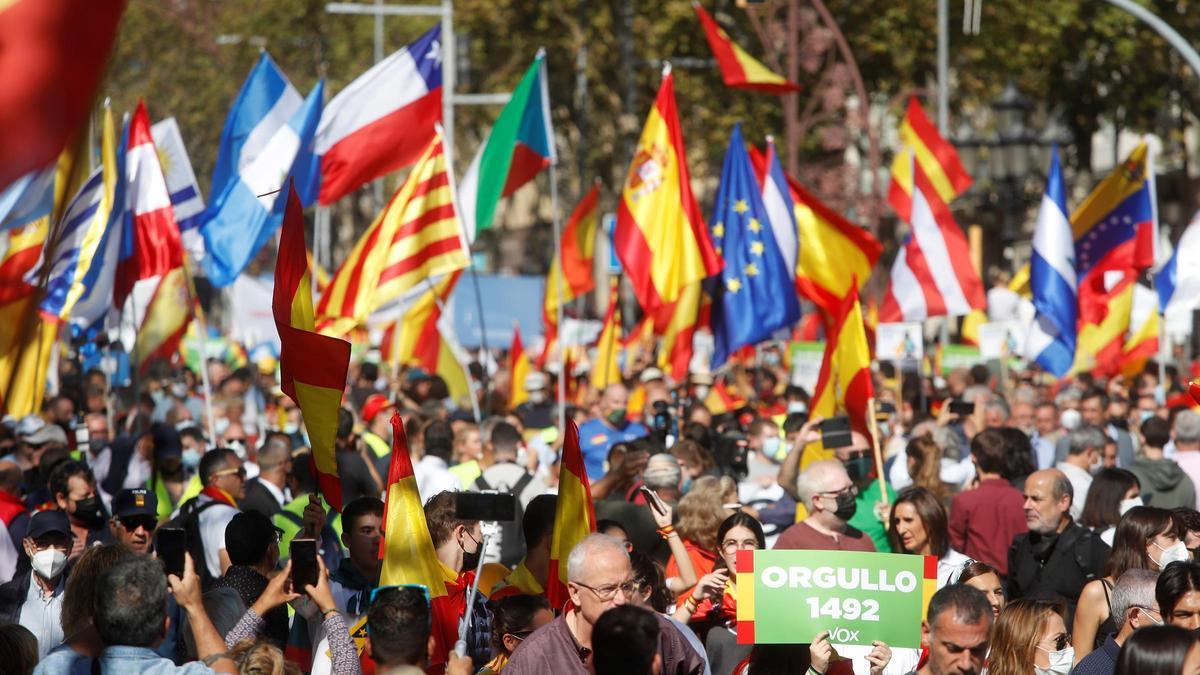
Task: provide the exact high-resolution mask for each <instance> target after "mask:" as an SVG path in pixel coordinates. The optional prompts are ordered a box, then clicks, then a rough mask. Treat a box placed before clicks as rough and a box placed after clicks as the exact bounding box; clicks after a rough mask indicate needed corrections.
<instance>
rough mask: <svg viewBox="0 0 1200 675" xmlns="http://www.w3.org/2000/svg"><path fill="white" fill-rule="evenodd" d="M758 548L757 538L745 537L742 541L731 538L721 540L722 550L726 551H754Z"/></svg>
mask: <svg viewBox="0 0 1200 675" xmlns="http://www.w3.org/2000/svg"><path fill="white" fill-rule="evenodd" d="M757 548H758V540H757V539H744V540H742V541H737V540H734V539H730V540H729V541H725V542H721V550H722V551H724V552H725V553H733V552H734V551H753V550H755V549H757Z"/></svg>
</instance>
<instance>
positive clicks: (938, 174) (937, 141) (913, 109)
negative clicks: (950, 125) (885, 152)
mask: <svg viewBox="0 0 1200 675" xmlns="http://www.w3.org/2000/svg"><path fill="white" fill-rule="evenodd" d="M904 150H908V151H910V152H911V153H912V159H909V157H908V156H906V153H905V152H903V151H904ZM914 165H915V166H916V167H919V168H920V169H921V171H922V172H923V173H924V174H925V175H926V176H927V177H928V180H929V185H930V187H931V188H932V189H933V191H934V192H935V193H936V194H937V197H938V199H940V200H941V201H942V202H943V203H945V204H949V203H950V202H951V201H952V200H953V199H954V198H955V197H957V196H958V195H960V194H962V193H963V192H964V191H965V190H966V189H967V188H969V187H971V176H970V175H969V174H968V173H967V171H966V169H964V168H963V166H962V162H961V161H959V159H958V152H957V151H956V150H955V149H954V146H953V145H951V144H950V143H949V142H948V141H947V140H946V139H944V138H942V135H941V134H939V133H938V130H937V127H935V126H934V125H933V124H932V123H931V122H930V121H929V118H928V117H926V116H925V111H924V109H922V108H921V103H920V102H919V101H918V100H917V97H915V96H912V97H909V99H908V109H907V111H906V112H905V114H904V121H903V122H901V123H900V151H898V152H897V153H896V158H895V159H894V160H893V161H892V182H891V184H890V185H889V186H888V202H890V203H891V205H892V207H893V208H894V209H896V213H897V214H898V215H899V216H900V218H901V220H904V221H905V222H910V221H911V220H912V213H911V212H912V200H913V183H914V181H915V176H914V172H913V167H914Z"/></svg>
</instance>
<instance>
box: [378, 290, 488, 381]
mask: <svg viewBox="0 0 1200 675" xmlns="http://www.w3.org/2000/svg"><path fill="white" fill-rule="evenodd" d="M461 276H462V271H461V270H460V271H457V272H451V273H450V274H447V275H446V276H444V277H442V278H441V279H440V280H438V281H436V282H433V283H430V284H429V287H428V289H427V290H426V291H425V292H424V293H421V294H420V295H419V296H418V297H417V299H416V300H415V301H414V302H413V303H412V305H411V306H410V307H409V308H408V309H407V310H406V311H405V312H404V314H403V315H402V316H401V317H400V318H399V319H398V320H396V321H394V322H392V323H391V325H389V326H388V328H387V329H386V330H385V332H384V337H383V341H382V343H381V350H382V351H383V358H384V360H385V361H387V362H388V363H399V364H401V365H406V366H418V367H420V368H421V369H422V370H424V371H425V372H427V373H437V374H438V375H439V376H440V377H441V378H442V379H443V380H445V381H446V388H447V389H449V390H450V397H451V398H453V399H454V400H455V401H462V400H463V399H464V398H466V397H469V396H470V395H471V386H470V383H469V382H468V381H467V375H466V372H464V370H463V366H462V364H461V363H460V362H459V360H458V357H457V356H456V354H455V350H456V349H458V341H457V338H456V337H455V336H454V332H453V328H452V327H451V326H448V325H445V323H446V322H443V319H448V314H445V313H443V307H445V305H446V303H448V302H449V301H450V293H451V292H452V291H453V290H454V287H455V286H456V285H457V284H458V280H459V277H461Z"/></svg>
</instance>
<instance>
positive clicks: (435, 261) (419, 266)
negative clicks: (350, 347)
mask: <svg viewBox="0 0 1200 675" xmlns="http://www.w3.org/2000/svg"><path fill="white" fill-rule="evenodd" d="M453 190H454V185H453V181H452V179H451V175H450V165H449V160H448V158H447V157H446V148H445V145H444V144H443V141H442V135H441V133H440V132H438V133H435V134H434V135H433V139H432V140H431V141H430V143H429V146H428V147H426V148H425V152H424V153H423V154H422V155H421V159H420V160H418V162H417V165H416V166H415V167H414V168H413V170H412V171H411V172H409V174H408V178H407V179H406V180H405V181H404V184H403V185H401V186H400V188H399V189H398V190H396V193H395V194H393V195H392V199H391V201H389V202H388V204H387V206H385V207H384V209H383V211H382V212H381V213H380V214H379V216H377V217H376V218H375V222H373V223H371V226H370V227H368V228H367V231H366V232H364V233H363V235H362V237H360V238H359V240H358V243H356V244H355V245H354V249H353V250H351V251H350V255H349V256H347V258H346V260H345V261H344V262H343V263H342V266H341V267H340V268H338V271H337V273H336V274H334V276H333V279H332V280H331V281H330V282H329V287H328V288H326V289H325V292H324V293H322V294H321V304H320V306H319V307H318V308H317V314H318V316H320V317H321V331H322V332H323V333H327V334H329V335H343V334H345V333H346V332H347V331H349V330H351V329H353V328H355V327H359V326H365V325H366V322H367V317H368V316H370V314H371V313H372V312H374V311H375V310H377V309H379V308H380V307H382V306H383V305H384V304H386V303H388V302H390V301H392V300H394V299H395V298H398V297H400V295H401V294H402V293H404V292H406V291H408V290H409V289H411V288H413V287H415V286H416V285H417V284H419V283H421V282H422V281H424V280H425V279H427V278H429V277H436V276H440V275H443V274H449V273H451V272H454V271H456V270H460V269H463V268H464V267H466V266H467V265H468V264H469V258H468V257H467V256H468V252H467V246H466V242H464V241H463V236H462V228H461V227H460V226H459V220H458V216H457V214H456V212H455V210H454V193H453Z"/></svg>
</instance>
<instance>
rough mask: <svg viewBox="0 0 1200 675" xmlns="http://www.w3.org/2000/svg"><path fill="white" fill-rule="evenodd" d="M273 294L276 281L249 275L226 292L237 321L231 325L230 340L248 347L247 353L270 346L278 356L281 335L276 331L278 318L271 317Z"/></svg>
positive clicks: (271, 278)
mask: <svg viewBox="0 0 1200 675" xmlns="http://www.w3.org/2000/svg"><path fill="white" fill-rule="evenodd" d="M274 292H275V279H274V278H273V277H271V276H269V275H264V276H261V277H252V276H249V275H247V274H243V275H241V276H239V277H238V278H237V280H236V281H234V282H233V284H232V285H230V286H229V289H228V291H226V297H227V299H228V301H229V309H230V316H233V317H236V318H235V320H234V321H232V322H231V323H232V324H233V325H232V326H231V328H230V333H231V334H230V337H232V338H233V339H234V340H237V341H238V342H240V343H242V344H243V345H245V346H246V349H247V350H248V351H252V350H253V349H254V348H255V347H258V346H259V345H263V344H267V345H271V346H272V347H274V348H275V353H276V354H278V353H279V332H278V331H276V330H275V316H274V315H273V314H272V313H271V297H272V295H273V294H274Z"/></svg>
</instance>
